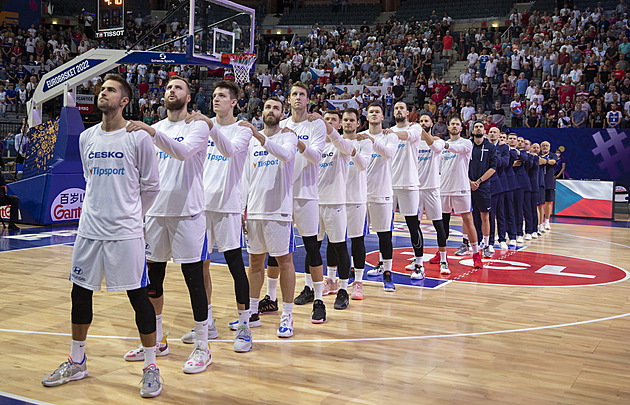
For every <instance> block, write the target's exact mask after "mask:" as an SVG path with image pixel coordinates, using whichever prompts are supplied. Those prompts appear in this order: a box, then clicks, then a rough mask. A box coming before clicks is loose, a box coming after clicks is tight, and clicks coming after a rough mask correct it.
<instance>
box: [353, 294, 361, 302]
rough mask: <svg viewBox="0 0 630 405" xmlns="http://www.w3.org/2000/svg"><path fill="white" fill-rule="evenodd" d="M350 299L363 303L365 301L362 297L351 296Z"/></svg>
mask: <svg viewBox="0 0 630 405" xmlns="http://www.w3.org/2000/svg"><path fill="white" fill-rule="evenodd" d="M350 299H352V300H355V301H362V300H363V296H362V295H354V296H353V295H351V296H350Z"/></svg>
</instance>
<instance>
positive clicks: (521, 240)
mask: <svg viewBox="0 0 630 405" xmlns="http://www.w3.org/2000/svg"><path fill="white" fill-rule="evenodd" d="M516 243H525V239H523V235H521V236H519V237H517V238H516Z"/></svg>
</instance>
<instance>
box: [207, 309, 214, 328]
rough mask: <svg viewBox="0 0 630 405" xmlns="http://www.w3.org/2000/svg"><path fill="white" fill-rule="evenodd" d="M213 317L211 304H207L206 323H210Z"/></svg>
mask: <svg viewBox="0 0 630 405" xmlns="http://www.w3.org/2000/svg"><path fill="white" fill-rule="evenodd" d="M213 319H214V317H213V316H212V305H210V304H208V325H212V320H213Z"/></svg>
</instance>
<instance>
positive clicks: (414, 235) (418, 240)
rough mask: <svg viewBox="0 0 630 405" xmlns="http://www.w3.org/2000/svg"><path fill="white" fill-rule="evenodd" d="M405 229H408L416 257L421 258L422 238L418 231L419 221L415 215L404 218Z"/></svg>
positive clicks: (420, 232)
mask: <svg viewBox="0 0 630 405" xmlns="http://www.w3.org/2000/svg"><path fill="white" fill-rule="evenodd" d="M405 222H406V223H407V228H408V229H409V235H410V236H411V245H412V247H413V250H414V253H415V255H416V256H422V253H423V252H422V248H423V246H424V238H423V237H422V231H421V230H420V221H419V220H418V216H417V215H412V216H407V217H405Z"/></svg>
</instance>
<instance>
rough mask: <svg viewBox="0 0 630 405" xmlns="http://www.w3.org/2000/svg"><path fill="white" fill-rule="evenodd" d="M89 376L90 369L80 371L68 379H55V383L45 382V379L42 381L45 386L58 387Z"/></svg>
mask: <svg viewBox="0 0 630 405" xmlns="http://www.w3.org/2000/svg"><path fill="white" fill-rule="evenodd" d="M87 376H88V371H87V370H85V371H81V372H80V373H76V374H75V375H73V376H72V377H70V378H68V379H67V380H60V381H55V382H54V383H45V382H44V381H42V385H43V386H44V387H58V386H60V385H63V384H67V383H69V382H70V381H77V380H82V379H84V378H85V377H87Z"/></svg>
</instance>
